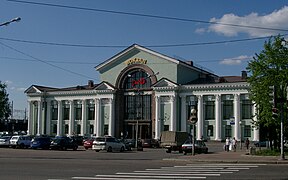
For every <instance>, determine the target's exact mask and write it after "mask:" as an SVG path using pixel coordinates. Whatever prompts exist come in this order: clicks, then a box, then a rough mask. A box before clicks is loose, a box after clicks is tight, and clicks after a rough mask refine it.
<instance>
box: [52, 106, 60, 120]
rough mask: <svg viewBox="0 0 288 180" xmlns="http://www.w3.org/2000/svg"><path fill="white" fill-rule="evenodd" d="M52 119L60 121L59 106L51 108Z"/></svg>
mask: <svg viewBox="0 0 288 180" xmlns="http://www.w3.org/2000/svg"><path fill="white" fill-rule="evenodd" d="M51 116H52V117H51V119H52V120H57V119H58V107H57V106H51Z"/></svg>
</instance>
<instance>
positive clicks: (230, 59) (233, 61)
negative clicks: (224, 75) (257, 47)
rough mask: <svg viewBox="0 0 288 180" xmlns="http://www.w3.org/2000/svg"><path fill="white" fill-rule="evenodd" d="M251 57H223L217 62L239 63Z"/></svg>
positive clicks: (225, 63) (226, 63)
mask: <svg viewBox="0 0 288 180" xmlns="http://www.w3.org/2000/svg"><path fill="white" fill-rule="evenodd" d="M251 58H252V56H246V55H241V56H238V57H234V58H227V59H223V60H222V61H220V63H219V64H224V65H240V64H241V62H242V61H246V60H249V59H251Z"/></svg>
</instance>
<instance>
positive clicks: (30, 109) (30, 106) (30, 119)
mask: <svg viewBox="0 0 288 180" xmlns="http://www.w3.org/2000/svg"><path fill="white" fill-rule="evenodd" d="M33 109H34V104H33V101H29V102H28V135H33V124H34V123H33V122H34V115H33V112H34V111H33Z"/></svg>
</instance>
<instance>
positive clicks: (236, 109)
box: [234, 94, 241, 141]
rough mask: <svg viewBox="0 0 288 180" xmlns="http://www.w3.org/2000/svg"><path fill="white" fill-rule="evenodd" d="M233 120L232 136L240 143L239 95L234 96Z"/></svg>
mask: <svg viewBox="0 0 288 180" xmlns="http://www.w3.org/2000/svg"><path fill="white" fill-rule="evenodd" d="M234 118H235V129H234V132H235V133H234V134H235V135H234V136H235V139H236V140H237V141H240V133H241V125H240V94H234Z"/></svg>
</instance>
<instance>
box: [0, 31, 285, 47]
mask: <svg viewBox="0 0 288 180" xmlns="http://www.w3.org/2000/svg"><path fill="white" fill-rule="evenodd" d="M287 35H288V34H283V35H281V36H287ZM271 37H273V36H265V37H256V38H245V39H232V40H224V41H211V42H197V43H179V44H158V45H144V46H145V47H149V48H167V47H185V46H201V45H215V44H226V43H236V42H245V41H254V40H261V39H267V38H271ZM0 39H2V40H5V41H13V42H20V43H30V44H41V45H52V46H68V47H81V48H126V47H127V46H129V45H91V44H69V43H57V42H44V41H31V40H23V39H12V38H3V37H0Z"/></svg>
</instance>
